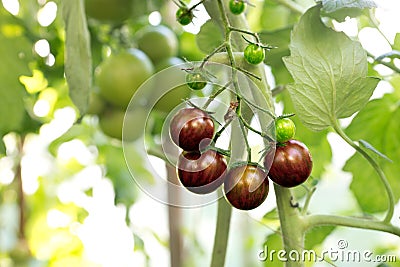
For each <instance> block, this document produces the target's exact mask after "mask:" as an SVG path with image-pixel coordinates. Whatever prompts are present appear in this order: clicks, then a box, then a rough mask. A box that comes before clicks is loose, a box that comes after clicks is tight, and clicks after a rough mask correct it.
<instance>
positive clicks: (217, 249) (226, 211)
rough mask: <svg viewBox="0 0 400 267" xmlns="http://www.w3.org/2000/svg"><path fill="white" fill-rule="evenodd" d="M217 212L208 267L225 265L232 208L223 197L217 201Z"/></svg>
mask: <svg viewBox="0 0 400 267" xmlns="http://www.w3.org/2000/svg"><path fill="white" fill-rule="evenodd" d="M217 212H218V215H217V226H216V229H215V236H214V247H213V254H212V258H211V265H210V267H223V266H224V265H225V256H226V248H227V246H228V236H229V228H230V221H231V214H232V207H231V205H229V204H228V203H227V202H226V200H225V198H223V197H222V198H220V199H219V200H218V211H217Z"/></svg>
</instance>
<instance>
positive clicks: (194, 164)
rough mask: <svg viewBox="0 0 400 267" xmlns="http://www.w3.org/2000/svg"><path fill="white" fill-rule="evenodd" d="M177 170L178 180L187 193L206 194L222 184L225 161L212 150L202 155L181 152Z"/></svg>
mask: <svg viewBox="0 0 400 267" xmlns="http://www.w3.org/2000/svg"><path fill="white" fill-rule="evenodd" d="M177 169H178V177H179V180H180V181H181V183H182V185H183V186H185V187H186V188H187V189H188V190H189V191H191V192H193V193H197V194H208V193H211V192H213V191H214V190H216V189H217V188H218V187H219V186H220V185H221V184H222V183H223V182H224V177H225V171H226V161H225V159H224V157H223V156H222V155H221V154H219V153H218V152H215V151H213V150H207V151H206V152H204V153H203V154H200V152H196V151H192V152H186V151H183V152H182V153H181V155H180V156H179V159H178V164H177Z"/></svg>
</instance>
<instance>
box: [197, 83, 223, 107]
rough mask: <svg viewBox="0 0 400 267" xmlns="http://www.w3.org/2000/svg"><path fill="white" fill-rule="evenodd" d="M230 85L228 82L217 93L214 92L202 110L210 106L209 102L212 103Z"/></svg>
mask: <svg viewBox="0 0 400 267" xmlns="http://www.w3.org/2000/svg"><path fill="white" fill-rule="evenodd" d="M229 85H230V82H229V83H228V84H226V85H225V86H223V87H221V88H219V89H218V90H217V91H215V92H214V93H213V94H212V95H210V96H209V97H208V99H207V102H206V103H204V105H203V109H207V108H208V106H209V105H210V104H211V102H213V101H214V99H215V98H216V97H217V96H218V95H220V94H221V93H222V92H223V91H225V89H226V88H228V86H229Z"/></svg>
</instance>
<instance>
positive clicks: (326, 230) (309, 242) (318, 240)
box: [305, 226, 335, 249]
mask: <svg viewBox="0 0 400 267" xmlns="http://www.w3.org/2000/svg"><path fill="white" fill-rule="evenodd" d="M334 229H335V227H334V226H324V227H315V228H313V229H311V230H310V231H308V232H307V234H306V238H305V249H313V248H315V246H318V245H320V244H322V242H324V240H325V239H326V238H327V237H328V236H329V235H330V234H331V233H332V232H333V230H334Z"/></svg>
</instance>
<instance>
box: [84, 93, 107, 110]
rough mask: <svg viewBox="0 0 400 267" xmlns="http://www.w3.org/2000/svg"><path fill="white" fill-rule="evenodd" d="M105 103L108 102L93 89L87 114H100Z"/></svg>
mask: <svg viewBox="0 0 400 267" xmlns="http://www.w3.org/2000/svg"><path fill="white" fill-rule="evenodd" d="M105 104H106V103H105V102H104V100H103V99H102V98H101V96H100V95H99V94H98V93H96V92H93V91H91V92H90V96H89V106H88V109H87V111H86V114H91V115H99V114H100V113H101V112H102V111H103V110H104V107H105Z"/></svg>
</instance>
